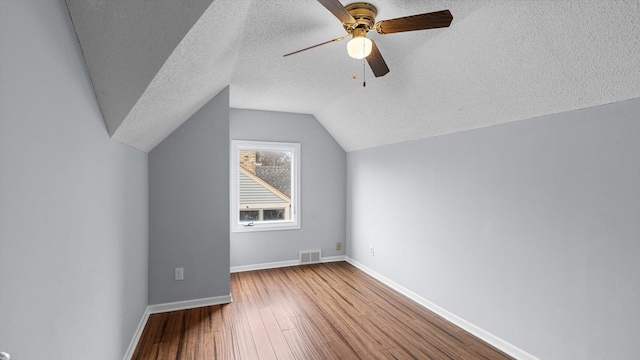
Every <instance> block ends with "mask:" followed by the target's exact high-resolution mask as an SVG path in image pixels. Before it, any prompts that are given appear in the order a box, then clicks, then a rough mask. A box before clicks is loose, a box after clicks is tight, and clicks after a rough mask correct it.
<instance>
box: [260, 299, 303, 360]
mask: <svg viewBox="0 0 640 360" xmlns="http://www.w3.org/2000/svg"><path fill="white" fill-rule="evenodd" d="M258 311H259V313H260V318H261V319H262V323H263V324H264V328H265V330H266V331H267V335H268V336H269V341H270V342H271V347H272V348H273V351H274V352H275V354H277V358H278V359H279V360H293V359H294V357H293V353H291V349H290V348H289V344H288V343H287V339H286V338H285V337H284V334H283V333H282V329H280V325H278V321H277V320H276V318H275V316H273V312H272V311H271V308H269V307H265V308H262V309H259V310H258Z"/></svg>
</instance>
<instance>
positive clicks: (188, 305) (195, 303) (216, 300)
mask: <svg viewBox="0 0 640 360" xmlns="http://www.w3.org/2000/svg"><path fill="white" fill-rule="evenodd" d="M231 302H233V298H232V297H231V294H229V295H223V296H214V297H210V298H202V299H195V300H185V301H176V302H170V303H164V304H155V305H149V306H147V308H146V310H145V311H144V313H143V314H142V319H140V323H139V324H138V328H137V329H136V332H135V333H134V334H133V338H132V339H131V342H130V343H129V347H128V348H127V352H126V353H125V354H124V357H123V358H122V359H123V360H130V359H131V357H132V356H133V352H134V351H136V347H137V346H138V342H139V341H140V337H141V336H142V331H143V330H144V327H145V325H147V321H148V320H149V315H151V314H158V313H163V312H168V311H176V310H186V309H193V308H198V307H202V306H211V305H220V304H228V303H231Z"/></svg>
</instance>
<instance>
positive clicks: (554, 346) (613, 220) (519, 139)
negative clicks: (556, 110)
mask: <svg viewBox="0 0 640 360" xmlns="http://www.w3.org/2000/svg"><path fill="white" fill-rule="evenodd" d="M639 116H640V99H634V100H630V101H626V102H620V103H615V104H611V105H606V106H600V107H595V108H590V109H585V110H580V111H573V112H568V113H562V114H557V115H551V116H545V117H541V118H536V119H530V120H524V121H518V122H513V123H509V124H505V125H500V126H493V127H488V128H483V129H478V130H472V131H467V132H463V133H457V134H452V135H447V136H441V137H437V138H431V139H426V140H422V141H415V142H408V143H401V144H396V145H390V146H384V147H379V148H374V149H369V150H363V151H357V152H352V153H349V154H348V155H347V179H348V180H347V184H348V185H347V193H348V201H347V211H348V229H349V233H348V235H347V236H348V237H347V241H348V244H349V247H348V255H349V256H350V257H352V258H354V259H355V260H357V261H359V262H361V263H363V264H365V265H367V266H369V267H371V268H372V269H374V270H375V271H377V272H379V273H381V274H383V275H384V276H386V277H388V278H390V279H391V280H393V281H395V282H397V283H399V284H401V285H402V286H404V287H406V288H408V289H410V290H412V291H414V292H415V293H417V294H419V295H420V296H422V297H423V298H425V299H427V300H429V301H431V302H433V303H435V304H437V305H439V306H441V307H443V308H444V309H446V310H448V311H450V312H452V313H454V314H456V315H458V316H460V317H462V318H463V319H465V320H467V321H469V322H471V323H473V324H475V325H477V326H479V327H481V328H483V329H485V330H487V331H489V332H490V333H492V334H494V335H496V336H498V337H500V338H502V339H504V340H506V341H508V342H510V343H511V344H514V345H516V346H518V347H520V348H521V349H523V350H525V351H527V352H529V353H530V354H533V355H535V356H537V357H539V358H541V359H638V358H640V342H639V341H637V337H638V334H640V120H639V119H640V117H639ZM383 210H385V211H383ZM370 245H373V246H375V256H373V257H372V256H370V255H369V254H368V249H369V246H370Z"/></svg>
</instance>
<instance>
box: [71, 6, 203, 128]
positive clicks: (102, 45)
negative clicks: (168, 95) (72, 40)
mask: <svg viewBox="0 0 640 360" xmlns="http://www.w3.org/2000/svg"><path fill="white" fill-rule="evenodd" d="M211 2H212V0H201V1H185V2H183V1H139V0H135V1H131V0H109V1H101V0H66V3H67V8H68V9H69V14H70V15H71V19H72V22H73V26H74V28H75V31H76V34H77V37H78V41H79V43H80V47H81V49H82V54H83V56H84V59H85V63H86V65H87V68H88V71H89V75H90V77H91V81H92V83H93V87H94V91H95V93H96V97H97V99H98V103H99V104H100V109H101V111H102V116H103V118H104V121H105V123H106V126H107V129H108V131H109V135H113V134H114V133H115V131H116V130H117V129H118V127H119V126H120V124H121V123H122V122H123V120H124V119H125V117H126V116H127V114H128V113H129V112H130V111H131V109H132V108H133V106H134V104H135V103H136V102H137V101H138V99H139V98H140V97H141V96H142V94H143V93H144V91H145V90H146V89H147V87H148V85H149V83H150V82H151V80H152V79H153V78H154V76H155V75H156V73H157V72H158V71H159V69H160V68H161V67H162V65H163V64H164V63H165V61H166V60H167V58H168V57H169V55H170V54H171V53H172V52H173V50H174V49H175V47H176V46H177V45H178V43H179V42H180V41H181V40H182V38H183V37H184V36H185V35H186V34H187V32H188V31H189V30H190V29H191V28H192V26H193V25H194V24H195V22H196V21H197V20H198V19H199V18H200V16H201V15H202V13H203V12H204V11H205V10H206V9H207V8H208V7H209V5H210V4H211Z"/></svg>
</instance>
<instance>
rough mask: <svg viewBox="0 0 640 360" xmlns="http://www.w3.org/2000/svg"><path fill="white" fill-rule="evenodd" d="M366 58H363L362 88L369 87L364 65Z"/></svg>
mask: <svg viewBox="0 0 640 360" xmlns="http://www.w3.org/2000/svg"><path fill="white" fill-rule="evenodd" d="M365 59H366V58H362V87H366V86H367V72H366V68H365V65H364V63H365V62H366V61H365Z"/></svg>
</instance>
